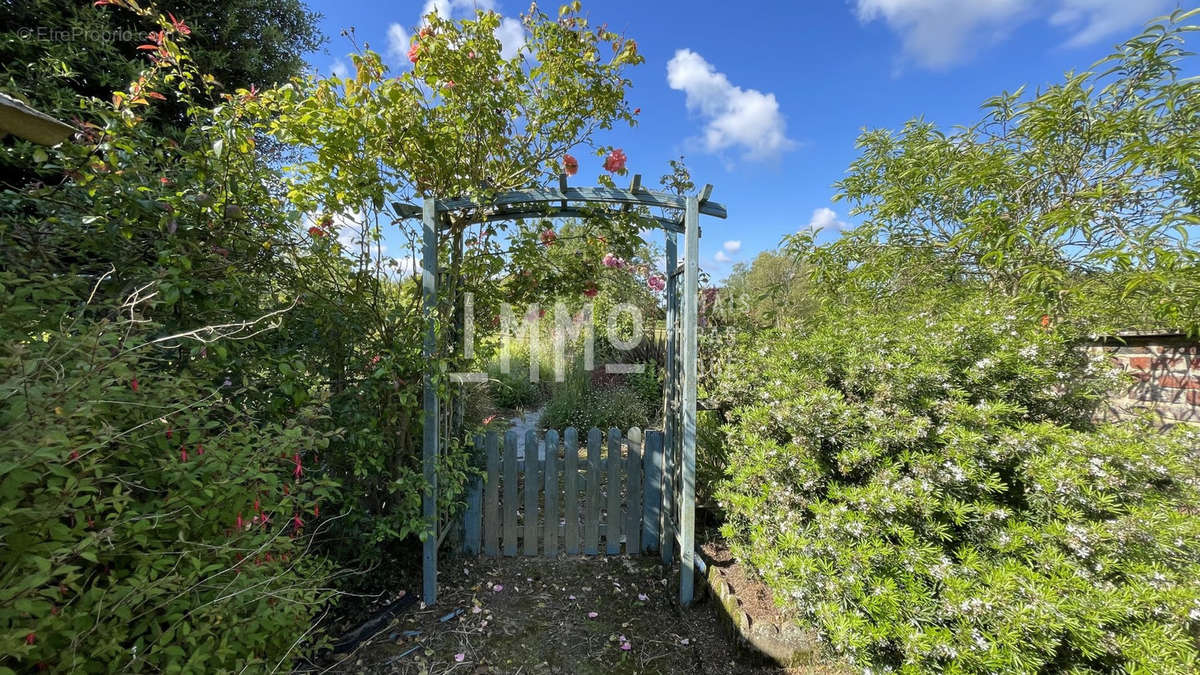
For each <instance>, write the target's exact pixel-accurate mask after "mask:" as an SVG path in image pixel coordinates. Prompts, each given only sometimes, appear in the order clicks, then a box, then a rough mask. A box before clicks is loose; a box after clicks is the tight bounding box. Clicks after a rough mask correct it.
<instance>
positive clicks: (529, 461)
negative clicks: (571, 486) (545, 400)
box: [522, 429, 542, 556]
mask: <svg viewBox="0 0 1200 675" xmlns="http://www.w3.org/2000/svg"><path fill="white" fill-rule="evenodd" d="M540 468H541V463H540V462H538V437H537V432H536V431H534V430H533V429H530V430H529V431H527V432H525V478H524V480H525V484H524V485H523V486H522V487H524V489H525V514H524V516H525V555H529V556H533V555H537V554H538V511H539V509H538V495H539V494H541V492H542V476H541V473H540V471H539V469H540Z"/></svg>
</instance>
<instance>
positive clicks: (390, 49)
mask: <svg viewBox="0 0 1200 675" xmlns="http://www.w3.org/2000/svg"><path fill="white" fill-rule="evenodd" d="M409 40H410V36H409V34H408V30H407V29H405V28H404V26H401V25H400V24H398V23H393V24H392V25H390V26H388V29H387V53H388V56H391V57H392V58H394V59H396V60H398V61H400V62H402V63H407V62H408V48H409V46H410V45H409Z"/></svg>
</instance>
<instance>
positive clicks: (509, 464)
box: [503, 431, 517, 557]
mask: <svg viewBox="0 0 1200 675" xmlns="http://www.w3.org/2000/svg"><path fill="white" fill-rule="evenodd" d="M503 543H504V555H505V556H508V557H511V556H514V555H516V554H517V432H515V431H509V432H508V433H506V434H504V542H503Z"/></svg>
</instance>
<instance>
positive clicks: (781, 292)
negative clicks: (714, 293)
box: [714, 251, 817, 330]
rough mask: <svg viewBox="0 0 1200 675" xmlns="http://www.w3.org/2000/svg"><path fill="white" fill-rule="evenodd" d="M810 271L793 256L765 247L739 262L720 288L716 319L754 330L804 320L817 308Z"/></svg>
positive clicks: (718, 321)
mask: <svg viewBox="0 0 1200 675" xmlns="http://www.w3.org/2000/svg"><path fill="white" fill-rule="evenodd" d="M816 304H817V303H816V302H815V300H814V298H813V289H812V285H811V283H810V282H809V280H808V271H807V270H805V269H804V266H803V265H802V264H801V263H800V262H799V261H798V260H797V259H796V258H795V257H793V256H789V255H785V254H782V253H778V252H775V251H763V252H762V253H759V254H758V256H757V257H756V258H755V259H754V261H753V262H751V263H750V264H749V265H747V264H745V263H737V264H736V265H734V266H733V271H731V272H730V273H729V277H728V278H726V280H725V283H724V284H723V285H722V287H721V288H720V290H719V292H718V300H717V306H716V308H715V310H716V313H715V316H714V320H715V321H716V322H717V323H720V324H722V325H725V326H736V327H739V328H742V329H747V330H754V329H762V328H774V327H779V326H783V325H786V324H787V323H789V322H792V321H797V320H801V319H803V318H805V317H807V316H810V315H812V314H813V313H814V312H815V311H816V309H817V308H816Z"/></svg>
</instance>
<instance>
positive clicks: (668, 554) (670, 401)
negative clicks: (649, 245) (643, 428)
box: [658, 232, 679, 565]
mask: <svg viewBox="0 0 1200 675" xmlns="http://www.w3.org/2000/svg"><path fill="white" fill-rule="evenodd" d="M666 237H667V252H666V255H667V377H666V382H665V383H664V388H665V389H666V397H665V402H664V404H663V452H661V453H659V454H658V461H659V468H658V469H659V475H661V476H662V481H663V490H662V509H661V512H660V513H659V528H658V531H659V534H660V535H661V537H662V539H661V541H660V543H659V553H660V554H661V556H662V562H663V564H664V565H670V564H671V563H672V562H673V561H674V558H675V556H674V553H675V528H674V527H672V526H671V518H672V508H671V506H672V504H671V500H672V499H673V498H674V496H675V490H674V484H673V482H672V481H671V477H672V470H673V468H674V466H673V464H672V463H671V462H669V461H667V460H668V459H669V458H671V457H673V456H674V453H673V450H674V449H675V424H676V420H677V419H678V408H677V406H676V398H675V394H676V391H677V390H678V385H679V383H678V380H679V374H678V369H679V368H678V367H679V364H678V363H677V359H676V358H675V355H676V350H677V349H678V345H677V344H676V343H677V342H678V340H679V335H678V330H677V328H676V325H677V324H678V323H679V284H678V279H677V278H676V276H675V270H676V268H678V267H679V250H678V248H679V245H678V243H676V237H675V233H674V232H667V233H666Z"/></svg>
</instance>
